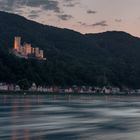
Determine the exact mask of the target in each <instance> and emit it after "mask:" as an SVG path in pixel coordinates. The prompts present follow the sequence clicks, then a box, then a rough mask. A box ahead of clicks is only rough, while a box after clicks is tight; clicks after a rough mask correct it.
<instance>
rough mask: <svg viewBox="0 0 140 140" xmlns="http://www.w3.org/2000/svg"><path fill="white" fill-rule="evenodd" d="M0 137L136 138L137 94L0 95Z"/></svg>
mask: <svg viewBox="0 0 140 140" xmlns="http://www.w3.org/2000/svg"><path fill="white" fill-rule="evenodd" d="M0 140H140V97H134V96H133V97H132V96H120V97H119V96H90V95H44V96H41V95H36V96H33V95H27V96H10V95H1V96H0Z"/></svg>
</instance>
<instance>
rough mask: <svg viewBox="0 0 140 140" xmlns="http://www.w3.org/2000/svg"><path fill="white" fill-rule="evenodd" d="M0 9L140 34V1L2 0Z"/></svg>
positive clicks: (79, 27)
mask: <svg viewBox="0 0 140 140" xmlns="http://www.w3.org/2000/svg"><path fill="white" fill-rule="evenodd" d="M0 9H1V10H2V11H8V12H12V13H16V14H19V15H22V16H25V17H27V18H28V19H31V20H35V21H37V22H40V23H43V24H48V25H53V26H57V27H62V28H69V29H73V30H76V31H79V32H82V33H89V32H92V33H97V32H103V31H107V30H119V31H120V30H121V31H126V32H128V33H130V34H132V35H135V36H139V37H140V29H139V28H140V0H0Z"/></svg>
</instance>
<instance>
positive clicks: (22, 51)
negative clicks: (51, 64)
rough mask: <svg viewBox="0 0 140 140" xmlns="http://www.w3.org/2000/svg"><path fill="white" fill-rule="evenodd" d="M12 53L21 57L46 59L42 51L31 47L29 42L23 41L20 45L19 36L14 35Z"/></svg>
mask: <svg viewBox="0 0 140 140" xmlns="http://www.w3.org/2000/svg"><path fill="white" fill-rule="evenodd" d="M13 51H14V54H15V55H16V56H18V57H22V58H26V59H28V58H37V59H39V60H46V58H44V51H43V50H40V49H39V48H33V47H32V45H31V44H29V43H24V44H23V45H21V37H15V40H14V49H13Z"/></svg>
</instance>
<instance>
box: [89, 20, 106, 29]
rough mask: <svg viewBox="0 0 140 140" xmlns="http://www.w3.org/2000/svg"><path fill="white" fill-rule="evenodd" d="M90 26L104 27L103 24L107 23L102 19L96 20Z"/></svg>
mask: <svg viewBox="0 0 140 140" xmlns="http://www.w3.org/2000/svg"><path fill="white" fill-rule="evenodd" d="M91 26H93V27H96V26H101V27H105V26H108V24H107V22H106V21H105V20H103V21H99V22H96V23H94V24H92V25H91Z"/></svg>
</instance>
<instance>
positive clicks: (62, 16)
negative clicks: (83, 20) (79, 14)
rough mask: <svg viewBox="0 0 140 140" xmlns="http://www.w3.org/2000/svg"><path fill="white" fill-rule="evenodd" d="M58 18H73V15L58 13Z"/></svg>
mask: <svg viewBox="0 0 140 140" xmlns="http://www.w3.org/2000/svg"><path fill="white" fill-rule="evenodd" d="M58 18H59V19H61V20H69V19H71V18H73V16H72V15H67V14H63V15H58Z"/></svg>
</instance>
